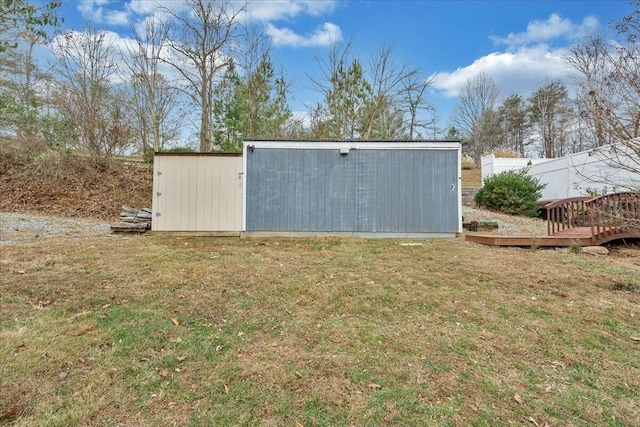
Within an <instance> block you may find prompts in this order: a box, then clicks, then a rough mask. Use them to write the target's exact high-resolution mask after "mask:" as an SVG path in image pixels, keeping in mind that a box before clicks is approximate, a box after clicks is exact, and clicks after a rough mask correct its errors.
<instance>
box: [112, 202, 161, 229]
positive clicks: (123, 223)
mask: <svg viewBox="0 0 640 427" xmlns="http://www.w3.org/2000/svg"><path fill="white" fill-rule="evenodd" d="M151 214H152V211H151V209H149V208H142V209H135V208H130V207H128V206H123V207H122V212H121V213H120V224H117V225H112V226H111V231H112V232H114V233H144V232H146V231H149V230H151V217H152V215H151Z"/></svg>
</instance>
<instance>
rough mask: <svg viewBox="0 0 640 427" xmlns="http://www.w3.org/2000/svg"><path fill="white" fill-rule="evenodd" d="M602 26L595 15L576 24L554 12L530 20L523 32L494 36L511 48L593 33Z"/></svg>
mask: <svg viewBox="0 0 640 427" xmlns="http://www.w3.org/2000/svg"><path fill="white" fill-rule="evenodd" d="M599 26H600V23H599V22H598V19H597V18H596V17H594V16H587V17H585V18H584V19H583V20H582V23H580V24H575V23H573V22H572V21H571V20H570V19H567V18H562V17H560V15H558V14H556V13H552V14H551V15H550V16H549V18H548V19H546V20H544V21H540V20H535V21H531V22H529V24H528V25H527V30H526V31H524V32H521V33H509V35H507V36H505V37H500V36H492V37H491V40H493V42H494V43H496V44H504V45H507V46H509V47H510V48H512V49H513V48H517V47H519V46H525V45H528V44H535V43H543V42H549V41H551V40H555V39H559V38H566V39H575V38H579V37H583V36H584V35H586V34H590V33H593V32H594V31H595V30H597V29H598V28H599Z"/></svg>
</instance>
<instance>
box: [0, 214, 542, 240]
mask: <svg viewBox="0 0 640 427" xmlns="http://www.w3.org/2000/svg"><path fill="white" fill-rule="evenodd" d="M462 214H463V216H464V220H465V221H474V220H475V221H497V222H498V229H497V230H495V231H493V232H492V233H495V234H502V235H504V234H506V235H524V236H546V234H547V225H546V222H545V221H543V220H541V219H533V218H524V217H514V216H510V215H503V214H499V213H495V212H490V211H485V210H481V209H474V208H470V207H467V206H464V207H463V210H462ZM110 234H111V229H110V226H109V224H105V223H101V222H98V221H91V220H84V219H72V218H60V217H52V216H38V215H28V214H16V213H0V245H10V244H16V243H20V242H27V241H32V240H34V239H42V238H48V237H53V236H68V237H78V238H79V237H83V236H106V235H110Z"/></svg>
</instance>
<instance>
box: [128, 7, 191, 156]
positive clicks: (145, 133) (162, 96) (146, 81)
mask: <svg viewBox="0 0 640 427" xmlns="http://www.w3.org/2000/svg"><path fill="white" fill-rule="evenodd" d="M131 27H132V30H133V34H134V37H135V45H134V46H127V50H128V52H127V53H126V54H124V53H123V55H125V56H126V57H127V58H128V60H127V61H125V63H126V64H127V68H128V69H129V71H130V82H131V89H132V101H133V107H134V110H133V112H134V116H135V118H136V126H135V132H136V134H137V135H138V138H139V139H140V142H141V152H142V153H143V155H144V156H145V157H146V158H148V157H149V156H150V155H151V154H152V153H153V151H160V150H162V149H163V148H164V146H165V144H166V143H167V142H168V141H171V140H175V139H177V138H178V137H179V135H180V127H181V119H180V115H179V114H178V107H179V97H178V93H177V90H176V89H175V88H174V87H172V86H171V85H170V82H169V81H168V79H167V78H166V77H165V76H164V75H163V74H162V73H161V72H160V66H161V64H162V61H161V58H162V56H163V55H164V54H165V53H166V44H167V40H168V32H169V27H168V26H167V25H166V23H164V22H162V21H160V20H158V19H156V18H155V17H150V18H148V19H147V20H145V22H144V28H143V29H141V30H138V29H136V28H135V27H134V26H133V25H132V26H131Z"/></svg>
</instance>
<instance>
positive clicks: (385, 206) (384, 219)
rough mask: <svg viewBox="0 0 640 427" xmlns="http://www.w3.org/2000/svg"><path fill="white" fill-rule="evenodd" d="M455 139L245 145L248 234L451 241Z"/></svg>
mask: <svg viewBox="0 0 640 427" xmlns="http://www.w3.org/2000/svg"><path fill="white" fill-rule="evenodd" d="M460 147H461V144H460V142H459V141H407V142H399V141H359V140H354V141H274V140H246V141H245V142H244V156H243V158H244V180H245V183H244V185H243V191H244V196H243V200H244V201H245V203H244V209H243V230H244V231H246V232H247V233H249V234H258V235H260V234H266V235H269V234H277V235H282V234H308V235H322V234H351V235H358V236H363V237H452V236H455V234H456V233H457V232H460V231H461V230H462V212H461V209H462V208H461V206H462V203H461V188H460V187H461V185H460V183H461V171H460V153H461V149H460Z"/></svg>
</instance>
